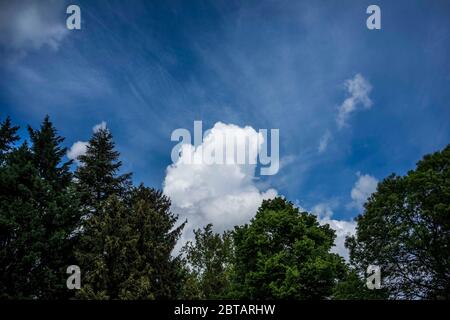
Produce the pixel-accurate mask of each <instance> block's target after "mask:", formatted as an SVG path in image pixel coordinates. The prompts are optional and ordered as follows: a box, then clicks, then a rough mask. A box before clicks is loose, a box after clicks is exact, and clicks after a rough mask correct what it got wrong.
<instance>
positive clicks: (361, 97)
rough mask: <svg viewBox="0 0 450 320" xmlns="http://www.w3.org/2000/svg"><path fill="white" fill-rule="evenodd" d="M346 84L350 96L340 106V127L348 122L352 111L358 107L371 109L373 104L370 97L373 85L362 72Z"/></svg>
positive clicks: (337, 118) (338, 121) (338, 120)
mask: <svg viewBox="0 0 450 320" xmlns="http://www.w3.org/2000/svg"><path fill="white" fill-rule="evenodd" d="M344 86H345V88H346V90H347V93H348V95H349V97H347V98H346V99H345V100H344V102H343V103H342V104H341V105H340V106H339V108H338V115H337V117H336V122H337V125H338V128H339V129H342V128H343V127H344V126H345V125H346V124H347V120H348V118H349V117H350V115H351V114H352V113H354V112H356V111H357V110H358V109H369V108H371V107H372V104H373V102H372V100H371V99H370V98H369V93H370V92H371V91H372V85H371V84H370V83H369V81H367V80H366V79H365V78H364V77H363V76H362V75H361V74H359V73H358V74H356V75H355V76H354V77H353V78H352V79H348V80H346V81H345V83H344Z"/></svg>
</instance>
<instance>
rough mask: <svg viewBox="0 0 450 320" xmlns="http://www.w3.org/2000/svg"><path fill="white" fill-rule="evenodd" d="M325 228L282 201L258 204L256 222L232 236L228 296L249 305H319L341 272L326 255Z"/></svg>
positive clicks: (329, 235) (329, 242) (329, 240)
mask: <svg viewBox="0 0 450 320" xmlns="http://www.w3.org/2000/svg"><path fill="white" fill-rule="evenodd" d="M334 238H335V234H334V231H333V230H332V229H331V228H330V227H329V225H323V226H321V225H319V223H318V222H317V218H316V217H315V216H314V215H311V214H308V213H306V212H299V210H298V209H297V208H295V207H294V206H293V204H292V203H291V202H288V201H286V200H284V199H282V198H275V199H273V200H265V201H263V203H262V205H261V207H260V208H259V209H258V212H257V213H256V216H255V217H254V218H253V219H252V220H251V221H250V223H249V224H246V225H244V226H241V227H236V228H235V232H234V243H235V261H236V262H235V280H234V296H235V297H237V298H250V299H324V298H328V297H330V296H331V294H332V290H333V288H334V286H335V283H336V281H337V280H338V279H339V278H341V277H342V276H343V274H344V272H345V267H344V263H343V259H342V258H341V257H339V256H338V255H336V254H334V253H330V249H331V247H332V246H333V241H334Z"/></svg>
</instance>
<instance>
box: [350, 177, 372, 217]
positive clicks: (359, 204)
mask: <svg viewBox="0 0 450 320" xmlns="http://www.w3.org/2000/svg"><path fill="white" fill-rule="evenodd" d="M357 175H358V180H357V181H356V182H355V185H354V186H353V188H352V191H351V193H350V196H351V198H352V200H353V201H352V203H351V204H350V206H352V207H355V208H357V209H358V210H362V209H363V205H364V203H365V202H366V200H367V198H369V197H370V195H371V194H372V193H374V192H375V191H376V189H377V185H378V180H377V179H376V178H375V177H373V176H371V175H369V174H361V173H359V172H358V173H357Z"/></svg>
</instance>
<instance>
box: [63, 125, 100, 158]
mask: <svg viewBox="0 0 450 320" xmlns="http://www.w3.org/2000/svg"><path fill="white" fill-rule="evenodd" d="M101 129H106V122H105V121H102V122H100V123H97V124H96V125H95V126H93V127H92V131H93V132H94V133H96V132H98V131H99V130H101ZM88 145H89V142H87V141H77V142H75V143H74V144H73V145H72V146H71V147H70V149H69V150H68V151H67V158H69V159H70V160H75V162H76V163H77V164H78V165H79V164H80V161H79V160H78V157H79V156H82V155H85V154H86V151H87V147H88Z"/></svg>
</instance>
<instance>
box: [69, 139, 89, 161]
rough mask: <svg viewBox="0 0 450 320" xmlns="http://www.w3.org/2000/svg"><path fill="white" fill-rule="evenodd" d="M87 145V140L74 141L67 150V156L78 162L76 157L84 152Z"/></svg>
mask: <svg viewBox="0 0 450 320" xmlns="http://www.w3.org/2000/svg"><path fill="white" fill-rule="evenodd" d="M88 145H89V143H88V142H87V141H77V142H75V143H74V144H73V145H72V146H71V147H70V149H69V150H68V151H67V158H69V159H70V160H75V162H76V163H79V161H78V157H79V156H81V155H84V154H86V151H87V146H88Z"/></svg>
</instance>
